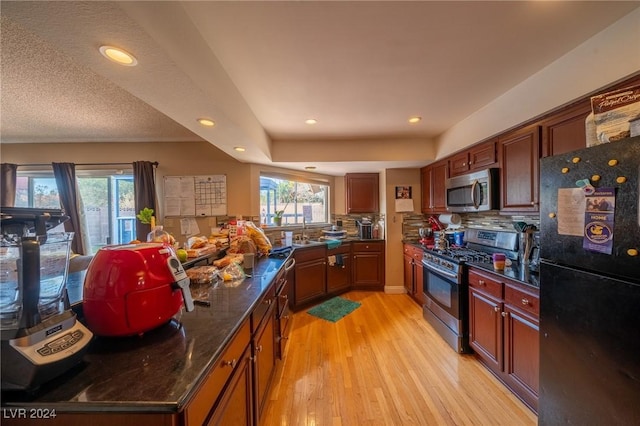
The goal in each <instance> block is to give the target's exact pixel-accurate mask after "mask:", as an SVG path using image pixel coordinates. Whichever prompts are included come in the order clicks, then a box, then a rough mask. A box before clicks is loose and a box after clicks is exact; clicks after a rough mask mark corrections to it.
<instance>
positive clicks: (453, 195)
mask: <svg viewBox="0 0 640 426" xmlns="http://www.w3.org/2000/svg"><path fill="white" fill-rule="evenodd" d="M499 190H500V180H499V170H498V169H485V170H480V171H478V172H474V173H469V174H466V175H462V176H456V177H452V178H449V179H447V182H446V206H447V211H450V212H455V213H460V212H481V211H487V210H498V209H499V208H500V198H499Z"/></svg>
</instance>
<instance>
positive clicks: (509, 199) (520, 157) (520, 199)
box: [498, 125, 540, 213]
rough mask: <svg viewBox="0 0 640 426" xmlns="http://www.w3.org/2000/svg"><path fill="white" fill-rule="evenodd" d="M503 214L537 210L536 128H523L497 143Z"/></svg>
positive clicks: (502, 137)
mask: <svg viewBox="0 0 640 426" xmlns="http://www.w3.org/2000/svg"><path fill="white" fill-rule="evenodd" d="M498 159H499V162H500V184H501V188H500V189H501V202H500V210H501V211H503V212H523V213H527V212H532V213H534V212H537V211H538V210H539V197H538V186H539V181H538V180H539V179H538V177H539V173H540V172H539V160H540V126H538V125H533V126H528V127H524V128H522V129H519V130H516V131H514V132H511V133H508V134H505V135H504V136H501V137H500V138H499V140H498Z"/></svg>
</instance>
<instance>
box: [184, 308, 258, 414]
mask: <svg viewBox="0 0 640 426" xmlns="http://www.w3.org/2000/svg"><path fill="white" fill-rule="evenodd" d="M250 357H251V326H250V321H249V320H248V319H247V320H246V321H245V322H244V324H243V325H242V326H241V328H240V331H238V333H237V334H236V336H235V337H234V338H233V340H232V341H231V343H230V344H229V346H228V348H227V350H226V351H225V352H224V354H223V355H222V356H221V357H220V358H219V360H218V361H217V362H216V364H215V366H214V367H213V370H212V371H211V372H210V373H209V375H208V376H207V377H206V379H205V380H204V382H203V384H202V385H201V386H200V389H198V391H197V393H196V394H195V396H194V397H193V399H192V400H191V401H190V402H189V403H188V404H187V407H186V408H185V410H184V412H183V423H184V424H185V425H202V424H217V423H211V421H213V420H214V419H215V418H220V417H225V416H226V415H227V414H226V413H225V412H226V411H227V409H226V408H225V407H226V406H229V405H233V406H234V407H235V408H236V410H237V409H238V408H241V407H242V409H243V410H244V411H246V413H244V414H242V416H243V417H244V418H246V419H248V420H249V423H226V424H238V425H242V424H251V420H252V419H253V411H254V407H253V390H252V389H253V386H252V383H251V378H252V372H251V364H250V363H249V358H250ZM232 383H233V384H234V385H233V386H232V385H231V384H232ZM247 405H248V406H247ZM236 414H238V415H239V413H236ZM229 415H231V413H229ZM208 418H211V421H209V420H208Z"/></svg>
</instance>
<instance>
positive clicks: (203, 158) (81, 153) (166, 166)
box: [0, 142, 344, 242]
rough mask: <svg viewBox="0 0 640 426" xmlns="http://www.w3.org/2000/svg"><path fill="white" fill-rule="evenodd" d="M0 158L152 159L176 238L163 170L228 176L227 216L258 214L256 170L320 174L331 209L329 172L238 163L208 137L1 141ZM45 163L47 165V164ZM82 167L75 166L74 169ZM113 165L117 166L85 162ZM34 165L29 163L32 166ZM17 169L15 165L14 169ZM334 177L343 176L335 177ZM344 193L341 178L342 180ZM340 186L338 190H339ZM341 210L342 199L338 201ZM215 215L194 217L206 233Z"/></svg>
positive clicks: (26, 160) (177, 225)
mask: <svg viewBox="0 0 640 426" xmlns="http://www.w3.org/2000/svg"><path fill="white" fill-rule="evenodd" d="M0 155H1V158H2V160H1V161H2V162H5V163H14V164H45V165H48V164H51V163H52V162H71V163H76V164H82V163H96V164H106V163H126V164H130V163H132V162H133V161H157V162H158V163H159V165H158V168H157V170H156V183H157V188H158V200H159V203H158V212H157V216H158V220H159V223H161V224H162V225H164V227H165V228H166V230H167V231H169V232H171V233H172V234H173V235H174V236H176V238H177V239H178V241H180V242H182V241H184V238H183V237H181V236H180V222H179V221H178V220H176V219H173V218H165V217H164V212H163V211H162V210H163V203H162V199H163V196H164V193H163V190H164V188H163V185H162V182H163V179H164V177H165V176H185V175H212V174H223V175H226V176H227V209H228V214H229V215H230V216H235V215H242V216H254V217H257V216H259V215H260V196H259V192H260V191H259V189H260V173H261V172H265V171H266V172H274V173H281V174H286V175H289V176H294V177H304V178H309V179H317V180H321V181H323V182H325V183H327V184H328V185H329V187H330V188H331V190H330V193H331V199H330V200H329V203H330V209H331V212H333V211H334V210H333V206H334V203H335V201H334V198H335V197H336V196H335V194H334V192H335V191H334V186H335V185H334V180H335V179H334V177H333V176H326V175H320V174H314V173H306V172H300V171H293V170H286V169H281V168H277V167H270V166H264V165H258V164H246V163H241V162H239V161H237V160H235V159H234V158H232V157H230V156H228V155H227V154H225V153H224V152H222V151H220V150H219V149H217V148H216V147H214V146H213V145H211V144H210V143H208V142H162V143H134V142H132V143H121V142H119V143H63V144H2V145H1V146H0ZM45 168H46V169H49V170H50V168H49V167H48V166H47V167H45ZM81 168H83V167H82V166H78V170H80V169H81ZM88 168H91V169H96V168H100V169H102V168H104V169H110V170H115V169H118V167H117V166H108V165H105V166H90V167H88ZM31 169H33V167H31ZM18 170H20V168H19V169H18ZM338 180H342V181H343V180H344V179H342V178H338ZM340 186H341V188H342V195H338V198H340V199H342V198H344V183H342V184H341V185H340ZM338 192H339V191H338ZM341 208H342V209H343V210H344V201H343V202H342V204H341ZM214 221H215V220H214V219H209V218H198V219H197V222H198V226H199V228H200V231H201V233H203V234H205V235H206V234H208V233H209V231H210V228H211V226H212V225H213V223H214Z"/></svg>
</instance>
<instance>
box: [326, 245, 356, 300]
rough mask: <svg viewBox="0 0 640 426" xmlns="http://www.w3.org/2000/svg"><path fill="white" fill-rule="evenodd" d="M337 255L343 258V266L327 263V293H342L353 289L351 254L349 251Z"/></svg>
mask: <svg viewBox="0 0 640 426" xmlns="http://www.w3.org/2000/svg"><path fill="white" fill-rule="evenodd" d="M337 255H340V256H342V265H339V264H335V265H333V266H331V265H330V264H329V263H327V293H340V292H343V291H346V290H349V289H350V288H351V254H350V253H349V252H348V251H347V252H345V253H338V254H336V256H337ZM329 256H331V253H329Z"/></svg>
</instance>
